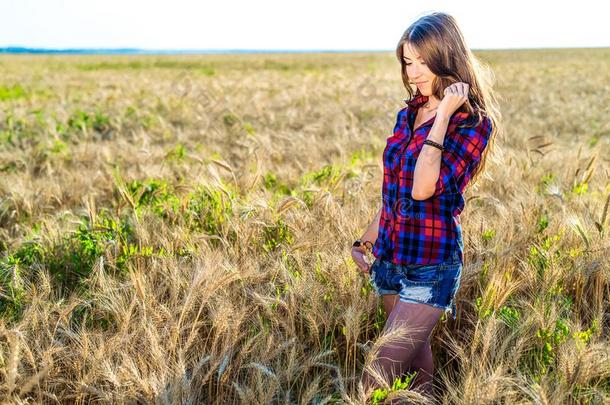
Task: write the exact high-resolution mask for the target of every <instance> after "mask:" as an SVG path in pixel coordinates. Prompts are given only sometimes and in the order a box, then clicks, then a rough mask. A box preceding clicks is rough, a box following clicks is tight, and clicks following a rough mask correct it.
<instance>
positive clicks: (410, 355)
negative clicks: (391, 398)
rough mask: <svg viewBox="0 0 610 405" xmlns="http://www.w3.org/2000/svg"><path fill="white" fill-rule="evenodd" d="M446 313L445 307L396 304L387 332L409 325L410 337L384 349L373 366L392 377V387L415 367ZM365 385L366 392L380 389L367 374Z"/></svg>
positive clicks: (400, 302) (385, 328)
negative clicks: (420, 353)
mask: <svg viewBox="0 0 610 405" xmlns="http://www.w3.org/2000/svg"><path fill="white" fill-rule="evenodd" d="M442 312H443V309H442V308H436V307H433V306H432V305H426V304H418V303H414V302H404V301H400V300H399V301H398V302H396V305H395V306H394V309H393V310H392V312H391V313H390V316H389V317H388V320H387V321H386V324H385V327H384V329H383V332H386V331H387V330H388V329H394V328H396V327H399V326H406V328H407V336H406V338H405V339H402V340H401V341H398V342H392V343H389V344H387V345H384V346H382V347H381V348H380V350H379V354H378V357H377V358H376V359H375V360H374V361H373V362H374V364H373V365H372V366H373V367H375V368H379V369H381V370H382V372H383V373H384V374H385V375H388V376H390V377H391V380H390V381H388V383H390V384H391V383H392V380H393V379H394V378H395V377H397V376H399V375H401V373H402V372H403V371H406V370H408V367H409V366H410V365H412V361H413V359H414V358H415V357H416V356H417V355H418V354H419V352H420V351H422V350H423V349H424V346H425V345H426V344H427V343H428V339H429V336H430V334H431V332H432V329H434V327H435V326H436V323H437V322H438V320H439V319H440V316H441V314H442ZM383 332H382V333H383ZM362 384H363V386H364V389H365V391H366V390H367V389H368V388H369V387H374V388H376V387H378V386H379V384H377V383H376V382H375V380H374V378H373V377H372V376H371V375H370V374H369V373H368V372H366V371H365V372H364V373H363V376H362Z"/></svg>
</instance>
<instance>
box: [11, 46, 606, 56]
mask: <svg viewBox="0 0 610 405" xmlns="http://www.w3.org/2000/svg"><path fill="white" fill-rule="evenodd" d="M604 48H609V47H608V46H568V47H530V48H471V50H472V51H517V50H547V49H552V50H560V49H604ZM357 52H379V53H386V52H394V49H264V48H259V49H239V48H207V49H188V48H187V49H181V48H175V49H172V48H169V49H152V48H132V47H119V48H40V47H26V46H20V45H9V46H6V47H0V54H236V53H240V54H243V53H253V54H259V53H357Z"/></svg>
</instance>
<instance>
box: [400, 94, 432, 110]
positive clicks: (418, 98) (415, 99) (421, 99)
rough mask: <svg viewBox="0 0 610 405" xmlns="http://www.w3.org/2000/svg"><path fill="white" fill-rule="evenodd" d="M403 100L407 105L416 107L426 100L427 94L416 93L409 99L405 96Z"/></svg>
mask: <svg viewBox="0 0 610 405" xmlns="http://www.w3.org/2000/svg"><path fill="white" fill-rule="evenodd" d="M404 101H405V103H407V105H408V106H409V107H412V108H418V107H419V106H421V105H422V104H424V103H425V102H427V101H428V96H424V95H423V94H417V95H415V96H413V98H411V99H408V98H405V99H404Z"/></svg>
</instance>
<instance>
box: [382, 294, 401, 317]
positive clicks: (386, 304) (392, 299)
mask: <svg viewBox="0 0 610 405" xmlns="http://www.w3.org/2000/svg"><path fill="white" fill-rule="evenodd" d="M381 297H382V298H383V309H385V313H386V315H387V316H389V315H390V314H391V313H392V310H393V309H394V305H396V302H398V294H387V295H382V296H381Z"/></svg>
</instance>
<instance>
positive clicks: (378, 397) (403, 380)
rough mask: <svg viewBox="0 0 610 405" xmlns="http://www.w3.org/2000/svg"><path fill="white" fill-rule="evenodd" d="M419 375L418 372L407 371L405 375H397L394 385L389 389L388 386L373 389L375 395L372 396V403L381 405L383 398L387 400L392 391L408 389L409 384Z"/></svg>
mask: <svg viewBox="0 0 610 405" xmlns="http://www.w3.org/2000/svg"><path fill="white" fill-rule="evenodd" d="M416 375H417V372H416V371H415V372H413V373H407V374H405V375H403V376H402V377H396V378H395V379H394V382H393V383H392V386H391V387H390V388H389V389H387V388H376V389H375V390H374V391H373V395H372V397H371V401H372V402H371V403H372V404H373V405H379V404H380V403H381V402H382V401H383V400H385V399H386V398H387V397H388V395H389V394H390V393H392V392H396V391H401V390H406V389H408V387H409V385H410V384H411V381H413V379H414V378H415V376H416Z"/></svg>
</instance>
